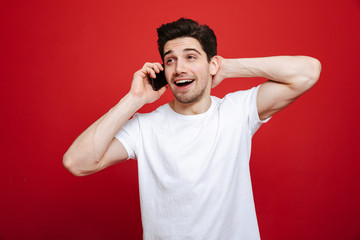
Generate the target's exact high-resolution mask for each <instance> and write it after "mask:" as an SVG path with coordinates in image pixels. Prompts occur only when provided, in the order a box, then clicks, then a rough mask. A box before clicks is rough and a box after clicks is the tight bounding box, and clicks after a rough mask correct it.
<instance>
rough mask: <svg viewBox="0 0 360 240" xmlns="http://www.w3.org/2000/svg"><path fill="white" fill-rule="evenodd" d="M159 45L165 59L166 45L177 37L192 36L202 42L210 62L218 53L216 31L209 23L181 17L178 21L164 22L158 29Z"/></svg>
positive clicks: (162, 57)
mask: <svg viewBox="0 0 360 240" xmlns="http://www.w3.org/2000/svg"><path fill="white" fill-rule="evenodd" d="M157 33H158V46H159V52H160V55H161V59H162V60H163V61H164V46H165V44H166V43H167V42H168V41H170V40H173V39H175V38H181V37H192V38H195V39H196V40H198V41H199V42H200V45H201V47H202V48H203V50H204V52H205V53H206V55H207V59H208V61H209V62H210V60H211V58H212V57H213V56H215V55H216V54H217V43H216V36H215V33H214V31H213V30H212V29H211V28H209V26H207V25H200V24H199V23H198V22H196V21H194V20H191V19H185V18H180V19H179V20H177V21H174V22H171V23H167V24H163V25H161V26H160V27H159V28H158V29H157Z"/></svg>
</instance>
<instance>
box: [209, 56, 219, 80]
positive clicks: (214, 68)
mask: <svg viewBox="0 0 360 240" xmlns="http://www.w3.org/2000/svg"><path fill="white" fill-rule="evenodd" d="M219 67H220V60H219V57H218V56H213V57H212V58H211V60H210V75H212V76H215V75H216V73H217V72H218V71H219Z"/></svg>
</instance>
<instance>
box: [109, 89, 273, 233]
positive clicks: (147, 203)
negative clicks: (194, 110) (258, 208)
mask: <svg viewBox="0 0 360 240" xmlns="http://www.w3.org/2000/svg"><path fill="white" fill-rule="evenodd" d="M257 91H258V87H256V88H252V89H250V90H247V91H239V92H235V93H230V94H228V95H226V96H225V97H224V98H223V99H219V98H217V97H213V96H212V97H211V101H212V104H211V107H210V108H209V109H208V111H207V112H205V113H202V114H198V115H181V114H178V113H176V112H175V111H173V110H172V109H171V107H170V106H169V105H168V104H166V105H163V106H161V107H159V108H158V109H156V110H155V111H153V112H151V113H147V114H135V115H134V117H133V118H132V119H131V120H129V121H128V122H127V123H126V124H125V125H124V127H123V128H122V130H120V131H119V133H118V134H117V135H116V138H117V139H118V140H119V141H120V142H121V143H122V144H123V145H124V147H125V149H126V150H127V152H128V155H129V158H133V159H137V160H138V171H139V188H140V203H141V216H142V224H143V231H144V239H146V240H155V239H156V240H160V239H161V240H185V239H194V240H221V239H224V240H232V239H234V240H239V239H244V240H252V239H260V235H259V230H258V225H257V220H256V213H255V207H254V200H253V194H252V187H251V179H250V171H249V159H250V151H251V138H252V136H253V134H254V133H255V132H256V130H257V129H258V128H259V127H260V126H261V124H262V123H263V122H265V121H267V120H265V121H260V119H259V116H258V112H257V107H256V95H257Z"/></svg>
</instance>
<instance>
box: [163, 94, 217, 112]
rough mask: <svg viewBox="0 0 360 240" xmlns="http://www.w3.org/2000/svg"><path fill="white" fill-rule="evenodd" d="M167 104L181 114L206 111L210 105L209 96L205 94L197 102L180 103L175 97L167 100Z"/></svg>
mask: <svg viewBox="0 0 360 240" xmlns="http://www.w3.org/2000/svg"><path fill="white" fill-rule="evenodd" d="M169 106H170V107H171V108H172V109H173V110H174V111H175V112H177V113H179V114H182V115H197V114H201V113H204V112H206V111H207V110H209V108H210V106H211V97H210V96H207V97H205V98H203V99H201V100H200V101H198V102H194V103H181V102H179V101H177V100H176V99H174V100H172V101H171V102H169Z"/></svg>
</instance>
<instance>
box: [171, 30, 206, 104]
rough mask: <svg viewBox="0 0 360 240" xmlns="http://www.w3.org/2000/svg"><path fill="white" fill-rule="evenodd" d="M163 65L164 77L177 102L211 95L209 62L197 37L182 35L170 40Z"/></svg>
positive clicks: (195, 100) (194, 100) (198, 99)
mask: <svg viewBox="0 0 360 240" xmlns="http://www.w3.org/2000/svg"><path fill="white" fill-rule="evenodd" d="M164 65H165V77H166V79H167V81H168V84H169V87H170V89H171V91H172V93H173V94H174V96H175V99H176V100H177V101H178V102H180V103H195V102H198V101H200V100H201V99H202V98H203V97H204V96H205V97H207V96H208V95H209V96H210V90H211V79H212V77H211V75H210V64H209V62H208V61H207V55H206V53H205V52H204V51H203V49H202V47H201V45H200V43H199V41H198V40H196V39H195V38H192V37H183V38H176V39H173V40H170V41H168V42H167V43H166V44H165V46H164Z"/></svg>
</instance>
